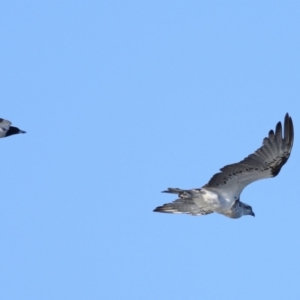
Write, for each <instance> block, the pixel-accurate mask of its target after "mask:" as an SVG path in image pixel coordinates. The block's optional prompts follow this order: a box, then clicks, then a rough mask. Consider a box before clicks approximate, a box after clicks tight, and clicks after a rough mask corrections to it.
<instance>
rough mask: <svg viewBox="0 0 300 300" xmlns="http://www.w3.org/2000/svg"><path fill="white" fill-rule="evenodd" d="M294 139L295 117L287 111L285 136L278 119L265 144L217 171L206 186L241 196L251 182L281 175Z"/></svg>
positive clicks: (226, 193)
mask: <svg viewBox="0 0 300 300" xmlns="http://www.w3.org/2000/svg"><path fill="white" fill-rule="evenodd" d="M293 141H294V127H293V121H292V118H291V117H290V116H289V115H288V114H286V115H285V119H284V136H282V126H281V122H278V123H277V125H276V129H275V133H274V131H273V130H270V132H269V136H268V137H266V138H264V140H263V145H262V146H261V147H260V148H259V149H257V150H256V151H255V152H254V153H253V154H251V155H249V156H248V157H246V158H245V159H244V160H242V161H240V162H239V163H235V164H231V165H227V166H225V167H224V168H222V169H221V170H220V171H222V172H220V173H217V174H215V175H214V176H213V177H212V178H211V179H210V181H209V182H208V184H206V185H205V187H207V188H211V189H216V188H217V189H218V191H219V192H221V193H222V194H223V195H224V196H229V197H237V198H239V196H240V193H241V192H242V190H243V189H244V188H245V187H246V186H247V185H248V184H250V183H252V182H254V181H256V180H260V179H264V178H271V177H275V176H276V175H278V173H279V172H280V169H281V168H282V166H283V165H284V164H285V163H286V162H287V160H288V158H289V156H290V154H291V151H292V147H293Z"/></svg>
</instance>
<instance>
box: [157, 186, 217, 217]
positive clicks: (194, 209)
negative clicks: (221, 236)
mask: <svg viewBox="0 0 300 300" xmlns="http://www.w3.org/2000/svg"><path fill="white" fill-rule="evenodd" d="M200 192H201V191H200V190H181V189H177V188H176V189H174V188H169V189H168V190H167V191H164V193H171V194H178V196H179V199H176V200H175V201H173V202H171V203H167V204H164V205H162V206H158V207H156V208H155V209H154V210H153V211H155V212H163V213H172V214H178V213H185V214H190V215H194V216H198V215H207V214H211V213H213V211H212V210H210V209H208V208H206V207H200V206H199V205H198V204H196V203H195V202H194V200H193V196H195V194H199V193H200Z"/></svg>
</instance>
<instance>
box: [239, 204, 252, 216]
mask: <svg viewBox="0 0 300 300" xmlns="http://www.w3.org/2000/svg"><path fill="white" fill-rule="evenodd" d="M240 204H241V208H242V210H243V215H244V216H246V215H250V216H253V217H255V214H254V212H253V210H252V207H251V206H250V205H248V204H245V203H243V202H240Z"/></svg>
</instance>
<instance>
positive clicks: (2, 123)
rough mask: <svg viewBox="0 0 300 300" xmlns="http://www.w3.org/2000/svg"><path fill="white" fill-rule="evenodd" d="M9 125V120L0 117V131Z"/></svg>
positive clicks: (6, 128) (4, 130)
mask: <svg viewBox="0 0 300 300" xmlns="http://www.w3.org/2000/svg"><path fill="white" fill-rule="evenodd" d="M10 125H11V122H10V121H7V120H4V119H1V118H0V132H6V131H7V130H8V129H9V127H10Z"/></svg>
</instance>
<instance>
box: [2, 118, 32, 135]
mask: <svg viewBox="0 0 300 300" xmlns="http://www.w3.org/2000/svg"><path fill="white" fill-rule="evenodd" d="M10 125H11V122H9V121H7V120H4V119H1V118H0V138H3V137H7V136H10V135H13V134H18V133H26V131H23V130H21V129H19V128H18V127H14V126H10Z"/></svg>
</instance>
